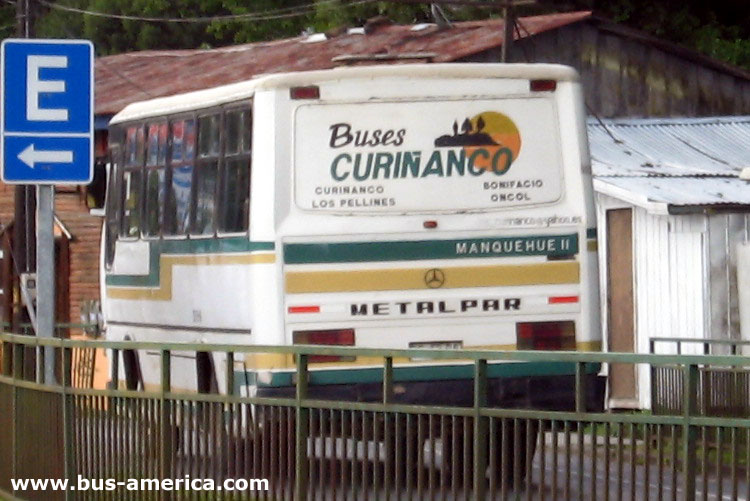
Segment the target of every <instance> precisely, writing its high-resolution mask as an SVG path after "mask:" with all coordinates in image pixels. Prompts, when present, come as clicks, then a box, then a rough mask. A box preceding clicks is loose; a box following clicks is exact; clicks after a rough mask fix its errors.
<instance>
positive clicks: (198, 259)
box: [107, 253, 276, 301]
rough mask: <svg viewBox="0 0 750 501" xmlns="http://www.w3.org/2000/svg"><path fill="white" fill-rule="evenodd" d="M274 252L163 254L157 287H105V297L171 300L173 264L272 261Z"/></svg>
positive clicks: (230, 263)
mask: <svg viewBox="0 0 750 501" xmlns="http://www.w3.org/2000/svg"><path fill="white" fill-rule="evenodd" d="M275 261H276V255H275V254H270V253H267V254H200V255H187V256H164V255H162V256H161V258H160V269H159V287H107V297H109V298H112V299H131V300H134V299H142V300H148V301H171V300H172V269H173V268H174V266H175V265H187V266H208V265H232V264H240V265H244V264H259V263H274V262H275Z"/></svg>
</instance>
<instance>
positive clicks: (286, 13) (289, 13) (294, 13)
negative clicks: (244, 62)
mask: <svg viewBox="0 0 750 501" xmlns="http://www.w3.org/2000/svg"><path fill="white" fill-rule="evenodd" d="M5 1H8V0H5ZM374 1H376V0H357V1H355V2H350V3H348V4H346V6H347V7H348V6H353V5H363V4H367V3H372V2H374ZM39 3H40V4H42V5H44V6H46V7H49V8H51V9H57V10H62V11H66V12H74V13H77V14H83V15H86V16H96V17H104V18H109V19H121V20H127V21H143V22H149V23H211V22H214V21H237V20H245V21H248V20H250V21H267V20H272V19H288V18H292V17H299V16H304V15H307V14H311V13H313V12H315V8H316V7H317V6H319V5H327V4H334V3H338V0H321V1H319V2H316V3H314V4H308V5H303V6H299V7H285V8H281V9H272V10H267V11H260V12H249V13H246V14H226V15H221V16H206V17H144V16H131V15H127V14H110V13H106V12H99V11H92V10H86V9H79V8H77V7H70V6H68V5H61V4H57V3H52V2H48V1H46V0H39Z"/></svg>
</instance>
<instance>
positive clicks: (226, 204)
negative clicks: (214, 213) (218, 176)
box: [219, 158, 250, 232]
mask: <svg viewBox="0 0 750 501" xmlns="http://www.w3.org/2000/svg"><path fill="white" fill-rule="evenodd" d="M220 200H221V204H222V206H221V215H220V217H219V230H221V231H224V232H240V231H245V230H247V226H248V221H249V216H250V159H249V158H246V159H236V160H235V159H231V160H229V159H228V160H226V162H225V164H224V189H223V191H222V194H221V197H220Z"/></svg>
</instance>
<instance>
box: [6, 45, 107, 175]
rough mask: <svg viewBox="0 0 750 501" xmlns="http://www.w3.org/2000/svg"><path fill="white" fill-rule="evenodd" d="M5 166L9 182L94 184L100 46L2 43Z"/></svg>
mask: <svg viewBox="0 0 750 501" xmlns="http://www.w3.org/2000/svg"><path fill="white" fill-rule="evenodd" d="M0 67H1V73H2V77H1V81H2V97H1V99H0V100H1V101H2V105H1V108H2V110H1V112H0V168H1V172H2V180H3V181H4V182H5V183H8V184H46V185H52V184H68V185H72V184H88V183H89V182H91V179H92V177H93V165H94V47H93V45H92V44H91V42H90V41H88V40H46V39H44V40H41V39H37V40H35V39H7V40H4V41H3V42H2V46H0Z"/></svg>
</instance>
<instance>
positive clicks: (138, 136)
mask: <svg viewBox="0 0 750 501" xmlns="http://www.w3.org/2000/svg"><path fill="white" fill-rule="evenodd" d="M143 143H144V131H143V127H129V128H128V131H127V138H126V143H125V149H126V165H125V168H124V170H123V174H122V184H121V185H120V189H121V190H122V191H121V193H122V197H123V198H122V203H121V204H120V205H121V208H122V217H121V219H120V221H121V225H120V236H123V237H131V238H137V237H138V236H140V229H141V211H142V202H143V200H142V195H141V192H142V190H141V188H142V182H143V167H142V165H143V163H142V162H143Z"/></svg>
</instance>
